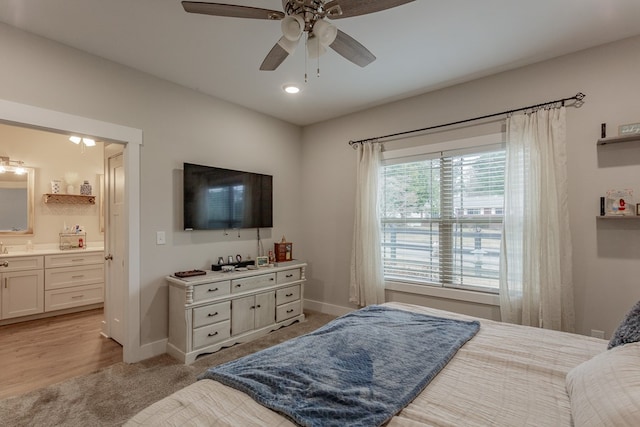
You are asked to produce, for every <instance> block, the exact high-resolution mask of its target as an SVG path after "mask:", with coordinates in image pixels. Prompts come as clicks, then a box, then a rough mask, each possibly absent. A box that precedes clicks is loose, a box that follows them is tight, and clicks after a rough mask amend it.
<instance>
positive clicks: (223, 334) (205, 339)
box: [193, 320, 231, 349]
mask: <svg viewBox="0 0 640 427" xmlns="http://www.w3.org/2000/svg"><path fill="white" fill-rule="evenodd" d="M230 336H231V321H229V320H225V321H224V322H219V323H214V324H213V325H209V326H203V327H202V328H198V329H194V330H193V348H194V349H197V348H201V347H206V346H208V345H211V344H215V343H217V342H220V341H223V340H225V339H227V338H229V337H230Z"/></svg>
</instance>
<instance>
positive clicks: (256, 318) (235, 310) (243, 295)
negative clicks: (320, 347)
mask: <svg viewBox="0 0 640 427" xmlns="http://www.w3.org/2000/svg"><path fill="white" fill-rule="evenodd" d="M305 267H306V264H305V263H303V262H295V261H294V262H290V263H286V265H281V266H279V267H267V268H260V269H257V270H247V271H234V272H229V273H223V272H214V271H207V274H206V275H204V276H194V277H190V278H177V277H174V276H168V277H167V281H168V282H169V342H168V344H167V353H169V354H170V355H172V356H173V357H175V358H177V359H178V360H181V361H183V362H184V363H185V364H190V363H193V362H194V361H195V360H196V357H198V356H199V355H201V354H205V353H212V352H214V351H218V350H220V349H221V348H223V347H229V346H231V345H233V344H237V343H241V342H247V341H251V340H253V339H256V338H258V337H261V336H264V335H266V334H267V333H269V332H271V331H274V330H276V329H278V328H281V327H283V326H288V325H290V324H292V323H294V322H296V321H302V320H304V313H303V312H302V304H303V299H304V282H305Z"/></svg>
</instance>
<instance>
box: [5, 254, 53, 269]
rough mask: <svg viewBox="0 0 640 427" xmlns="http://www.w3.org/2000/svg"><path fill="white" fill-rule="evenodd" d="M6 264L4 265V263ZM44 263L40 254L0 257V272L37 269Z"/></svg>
mask: <svg viewBox="0 0 640 427" xmlns="http://www.w3.org/2000/svg"><path fill="white" fill-rule="evenodd" d="M5 262H6V263H7V266H6V267H5V266H4V263H5ZM43 265H44V262H43V259H42V257H41V256H19V257H0V273H3V272H5V271H21V270H39V269H42V266H43Z"/></svg>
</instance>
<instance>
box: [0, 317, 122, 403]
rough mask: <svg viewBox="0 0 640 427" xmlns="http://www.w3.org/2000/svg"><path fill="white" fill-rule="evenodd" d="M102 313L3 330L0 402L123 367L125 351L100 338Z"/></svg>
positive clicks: (36, 322)
mask: <svg viewBox="0 0 640 427" xmlns="http://www.w3.org/2000/svg"><path fill="white" fill-rule="evenodd" d="M102 319H103V310H102V309H96V310H89V311H84V312H80V313H73V314H66V315H63V316H56V317H51V318H47V319H39V320H32V321H29V322H23V323H16V324H13V325H7V326H0V399H4V398H6V397H10V396H16V395H19V394H22V393H26V392H28V391H31V390H36V389H38V388H41V387H45V386H47V385H50V384H55V383H58V382H60V381H64V380H66V379H69V378H73V377H76V376H79V375H84V374H88V373H91V372H95V371H97V370H99V369H100V368H103V367H106V366H110V365H112V364H114V363H117V362H121V361H122V347H121V346H120V345H119V344H118V343H116V342H115V341H113V340H111V339H108V338H105V337H103V336H102V335H100V325H101V321H102Z"/></svg>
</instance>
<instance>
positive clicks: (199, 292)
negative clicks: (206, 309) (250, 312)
mask: <svg viewBox="0 0 640 427" xmlns="http://www.w3.org/2000/svg"><path fill="white" fill-rule="evenodd" d="M230 287H231V281H229V280H227V281H223V282H212V283H203V284H202V285H195V286H194V287H193V302H198V301H206V300H208V299H211V298H216V297H221V296H223V295H229V288H230Z"/></svg>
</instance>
